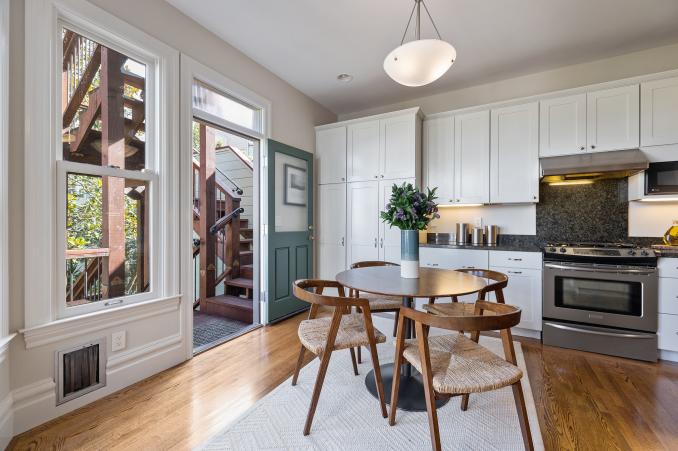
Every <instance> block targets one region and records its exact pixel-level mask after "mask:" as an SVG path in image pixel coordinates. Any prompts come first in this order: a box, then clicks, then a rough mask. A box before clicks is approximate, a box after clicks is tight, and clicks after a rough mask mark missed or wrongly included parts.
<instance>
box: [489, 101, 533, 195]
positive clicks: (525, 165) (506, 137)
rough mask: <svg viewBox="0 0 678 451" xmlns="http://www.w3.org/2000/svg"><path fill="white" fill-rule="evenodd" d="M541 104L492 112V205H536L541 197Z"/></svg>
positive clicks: (499, 109)
mask: <svg viewBox="0 0 678 451" xmlns="http://www.w3.org/2000/svg"><path fill="white" fill-rule="evenodd" d="M538 113H539V104H538V103H536V102H534V103H528V104H526V105H518V106H512V107H506V108H498V109H495V110H492V113H491V131H490V142H491V144H490V202H492V203H504V204H506V203H520V202H536V201H537V200H538V198H539V142H538V141H539V130H538V128H539V114H538Z"/></svg>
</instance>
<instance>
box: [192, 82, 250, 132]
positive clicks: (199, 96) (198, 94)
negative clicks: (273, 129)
mask: <svg viewBox="0 0 678 451" xmlns="http://www.w3.org/2000/svg"><path fill="white" fill-rule="evenodd" d="M193 108H195V109H196V110H198V112H200V111H204V112H205V113H207V114H210V115H212V116H216V117H218V118H220V119H225V120H227V121H228V122H232V123H234V124H237V125H240V126H242V127H245V128H248V129H250V130H255V131H261V110H260V109H258V108H255V107H252V106H250V105H247V104H245V103H243V102H240V101H238V100H236V99H234V98H232V97H229V96H227V95H224V94H221V93H219V92H217V91H215V90H214V89H211V88H210V87H208V86H207V85H205V84H203V83H200V82H197V81H196V82H194V83H193Z"/></svg>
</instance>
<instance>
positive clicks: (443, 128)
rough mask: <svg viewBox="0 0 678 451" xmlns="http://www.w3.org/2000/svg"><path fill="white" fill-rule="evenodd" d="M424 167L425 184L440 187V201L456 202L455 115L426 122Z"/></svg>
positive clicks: (443, 202)
mask: <svg viewBox="0 0 678 451" xmlns="http://www.w3.org/2000/svg"><path fill="white" fill-rule="evenodd" d="M424 167H425V180H424V186H425V187H429V188H434V187H437V188H438V191H437V192H436V194H437V195H438V202H439V203H441V204H451V203H454V201H455V197H454V117H452V116H445V117H439V118H435V119H427V120H426V121H425V122H424Z"/></svg>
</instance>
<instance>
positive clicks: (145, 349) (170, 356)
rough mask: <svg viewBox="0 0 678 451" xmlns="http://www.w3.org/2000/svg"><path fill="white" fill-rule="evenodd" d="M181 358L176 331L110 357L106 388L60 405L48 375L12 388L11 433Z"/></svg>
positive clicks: (17, 432) (65, 410) (37, 424)
mask: <svg viewBox="0 0 678 451" xmlns="http://www.w3.org/2000/svg"><path fill="white" fill-rule="evenodd" d="M184 360H186V353H185V352H184V346H183V342H182V339H181V336H180V335H178V334H175V335H171V336H168V337H163V338H161V339H159V340H156V341H154V342H151V343H148V344H146V345H143V346H139V347H137V348H134V349H130V350H129V351H127V352H125V353H120V354H118V355H115V356H111V357H110V358H109V360H108V362H107V369H106V386H105V387H102V388H100V389H99V390H95V391H93V392H90V393H87V394H85V395H83V396H81V397H79V398H76V399H74V400H72V401H69V402H66V403H64V404H61V405H59V406H57V405H56V384H55V383H54V381H53V380H52V379H51V378H48V379H43V380H40V381H37V382H35V383H33V384H29V385H27V386H24V387H21V388H18V389H15V390H14V391H13V392H12V399H13V404H12V411H13V433H14V435H17V434H21V433H22V432H25V431H27V430H29V429H31V428H34V427H36V426H39V425H40V424H42V423H45V422H46V421H49V420H52V419H54V418H57V417H59V416H61V415H64V414H66V413H68V412H70V411H72V410H75V409H78V408H80V407H82V406H85V405H87V404H89V403H91V402H94V401H96V400H98V399H100V398H103V397H105V396H108V395H110V394H111V393H115V392H117V391H119V390H121V389H123V388H125V387H128V386H130V385H132V384H134V383H136V382H138V381H140V380H143V379H146V378H147V377H150V376H152V375H154V374H157V373H159V372H161V371H164V370H166V369H168V368H171V367H173V366H175V365H177V364H179V363H181V362H183V361H184ZM0 449H1V448H0Z"/></svg>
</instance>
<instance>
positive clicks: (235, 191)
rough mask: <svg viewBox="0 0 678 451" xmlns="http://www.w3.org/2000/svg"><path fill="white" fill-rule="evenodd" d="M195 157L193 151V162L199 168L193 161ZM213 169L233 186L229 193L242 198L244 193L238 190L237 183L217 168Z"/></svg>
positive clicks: (240, 189)
mask: <svg viewBox="0 0 678 451" xmlns="http://www.w3.org/2000/svg"><path fill="white" fill-rule="evenodd" d="M195 155H197V154H196V152H195V151H194V152H193V160H194V162H195V163H197V164H198V166H200V162H197V161H195ZM214 169H215V170H216V171H217V172H218V173H219V174H221V175H222V176H223V177H224V178H225V179H226V180H227V181H228V183H230V184H231V185H233V188H231V192H232V193H236V194H237V195H238V196H242V194H243V193H244V191H243V190H242V188H240V187H239V186H238V184H237V183H235V182H234V181H233V180H232V179H231V178H230V177H229V176H227V175H226V174H224V171H222V170H221V169H219V168H218V167H216V166H214Z"/></svg>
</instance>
